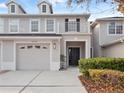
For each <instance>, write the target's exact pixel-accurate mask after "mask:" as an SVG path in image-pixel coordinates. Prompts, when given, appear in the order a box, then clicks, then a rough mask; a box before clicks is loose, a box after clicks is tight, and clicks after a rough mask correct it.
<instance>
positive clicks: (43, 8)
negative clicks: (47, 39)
mask: <svg viewBox="0 0 124 93" xmlns="http://www.w3.org/2000/svg"><path fill="white" fill-rule="evenodd" d="M42 12H43V13H46V5H42Z"/></svg>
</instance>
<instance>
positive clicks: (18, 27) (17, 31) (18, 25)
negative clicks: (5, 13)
mask: <svg viewBox="0 0 124 93" xmlns="http://www.w3.org/2000/svg"><path fill="white" fill-rule="evenodd" d="M11 20H17V21H18V24H17V26H18V29H17V32H11V31H10V24H11ZM19 23H20V22H19V19H9V33H18V32H19Z"/></svg>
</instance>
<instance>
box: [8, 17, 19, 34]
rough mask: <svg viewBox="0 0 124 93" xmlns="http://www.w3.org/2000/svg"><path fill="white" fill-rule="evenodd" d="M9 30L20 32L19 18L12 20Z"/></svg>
mask: <svg viewBox="0 0 124 93" xmlns="http://www.w3.org/2000/svg"><path fill="white" fill-rule="evenodd" d="M9 27H10V28H9V30H10V32H18V31H19V21H18V20H15V19H13V20H10V23H9Z"/></svg>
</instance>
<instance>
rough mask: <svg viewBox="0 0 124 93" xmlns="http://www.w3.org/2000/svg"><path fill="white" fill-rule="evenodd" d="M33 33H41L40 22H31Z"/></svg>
mask: <svg viewBox="0 0 124 93" xmlns="http://www.w3.org/2000/svg"><path fill="white" fill-rule="evenodd" d="M31 32H39V21H38V20H31Z"/></svg>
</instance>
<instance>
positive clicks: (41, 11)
mask: <svg viewBox="0 0 124 93" xmlns="http://www.w3.org/2000/svg"><path fill="white" fill-rule="evenodd" d="M43 5H46V12H43V11H42V10H43V9H42V8H43V7H42V6H43ZM40 13H43V14H45V13H47V4H41V6H40Z"/></svg>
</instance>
